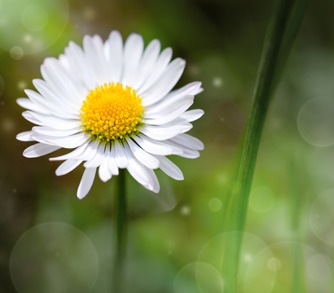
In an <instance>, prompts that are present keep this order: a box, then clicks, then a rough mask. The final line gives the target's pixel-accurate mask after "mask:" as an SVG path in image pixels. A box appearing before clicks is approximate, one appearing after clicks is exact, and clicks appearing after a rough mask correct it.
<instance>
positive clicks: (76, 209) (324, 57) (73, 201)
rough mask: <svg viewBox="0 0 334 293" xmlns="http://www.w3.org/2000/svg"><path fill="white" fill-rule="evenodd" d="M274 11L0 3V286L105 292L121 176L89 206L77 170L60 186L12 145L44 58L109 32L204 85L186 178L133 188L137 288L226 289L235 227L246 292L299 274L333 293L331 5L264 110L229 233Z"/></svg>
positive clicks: (132, 272) (184, 4)
mask: <svg viewBox="0 0 334 293" xmlns="http://www.w3.org/2000/svg"><path fill="white" fill-rule="evenodd" d="M311 2H312V1H311ZM272 7H273V3H272V1H259V0H257V1H241V0H237V1H231V0H196V1H194V0H182V1H177V0H171V1H160V0H158V1H155V0H145V1H135V0H127V1H121V0H113V1H106V0H97V1H88V0H84V1H78V0H62V1H51V0H48V1H41V0H29V1H28V0H16V1H12V0H0V130H1V132H0V133H1V137H2V139H1V144H0V163H1V164H0V201H1V204H0V292H15V289H14V287H15V288H17V290H19V292H57V293H58V292H85V291H84V290H87V291H86V292H99V293H100V292H102V293H103V292H110V288H111V285H110V282H111V275H112V274H111V270H112V267H111V263H112V262H111V258H112V255H113V239H112V229H113V190H114V186H113V183H114V179H112V180H111V181H110V182H108V183H106V184H104V183H101V182H99V181H98V180H96V181H95V183H94V186H93V189H92V191H91V192H90V194H89V195H88V196H87V198H85V199H84V200H82V201H79V200H78V199H77V198H76V196H75V194H76V188H77V185H78V183H79V180H80V176H81V173H82V170H80V168H79V169H78V170H77V171H74V172H72V173H70V174H68V175H66V176H64V177H56V176H55V175H54V170H55V169H56V167H57V165H58V164H57V163H55V162H49V161H48V159H47V157H42V158H38V159H26V158H24V157H23V156H22V151H23V150H24V148H25V147H27V146H28V145H29V144H28V143H27V144H25V143H22V142H17V141H16V140H15V135H16V134H17V133H18V132H21V131H24V130H28V129H29V128H30V127H31V125H30V124H29V123H28V122H26V121H25V120H24V119H23V118H22V117H21V112H22V109H20V108H19V106H17V104H16V103H15V100H16V98H17V97H21V96H24V95H25V94H24V92H23V90H24V89H26V88H33V86H32V82H31V81H32V80H33V79H34V78H39V77H40V72H39V67H40V64H41V63H42V62H43V60H44V58H46V57H49V56H53V57H57V56H59V54H61V53H62V52H63V50H64V47H65V46H66V45H67V44H68V42H69V41H70V40H74V41H75V42H77V43H79V44H80V43H81V40H82V36H83V35H84V34H99V35H101V36H103V38H106V37H107V36H108V34H109V32H110V31H111V30H113V29H118V30H120V31H121V33H122V34H123V36H124V37H125V36H127V35H128V34H129V33H130V32H138V33H140V34H141V35H143V37H144V39H145V42H146V44H147V43H148V42H149V41H150V40H152V39H153V38H157V39H159V40H161V42H162V46H163V47H167V46H170V47H172V48H173V52H174V57H182V58H184V59H185V60H186V61H187V67H186V71H185V74H184V75H183V77H182V80H181V81H180V83H179V84H180V85H181V84H185V83H187V82H191V81H194V80H200V81H203V87H204V88H205V91H204V92H203V93H202V94H200V95H199V96H198V97H197V99H196V102H195V108H202V109H204V110H205V112H206V115H205V116H204V117H203V118H202V119H200V120H199V121H197V122H196V123H195V127H194V129H193V130H192V133H193V134H194V135H196V137H199V138H201V139H202V140H203V142H204V143H205V147H206V148H205V150H204V151H203V152H202V154H201V157H200V158H199V159H197V160H184V159H180V158H175V159H173V160H174V161H175V162H176V163H177V164H178V165H179V166H180V168H181V169H182V170H183V173H184V175H185V180H184V181H182V182H176V181H173V180H170V179H168V178H167V177H166V176H165V175H164V174H160V173H159V178H160V179H161V182H162V188H161V192H160V194H158V195H156V194H151V193H150V192H148V191H146V190H144V189H143V188H142V187H141V186H139V185H138V184H137V183H136V182H135V181H134V180H132V179H131V178H128V186H129V188H128V190H129V221H130V222H129V231H128V232H129V239H128V245H129V247H128V263H127V267H128V282H127V286H128V292H134V293H137V292H138V293H141V292H143V293H144V292H145V293H150V292H152V293H155V292H162V293H163V292H166V293H167V292H182V293H187V292H191V293H196V292H221V288H222V287H223V282H224V280H223V279H222V277H221V271H222V267H221V265H222V261H223V255H222V253H221V252H222V251H223V246H224V243H225V240H224V239H226V237H229V233H244V245H243V249H242V255H241V266H240V284H239V285H240V292H247V293H248V292H256V293H261V292H265V293H267V292H288V291H292V288H293V286H294V282H293V280H294V277H295V276H296V274H297V275H298V276H299V278H300V279H302V280H303V288H299V289H298V290H299V291H300V292H329V290H330V288H331V287H332V283H333V278H332V275H333V271H332V268H333V264H334V263H333V259H332V255H333V248H334V229H333V228H332V223H333V217H334V216H333V215H334V212H333V211H334V164H333V163H334V146H333V145H334V118H333V117H334V86H333V85H334V83H333V78H334V26H333V25H332V15H333V13H334V4H333V3H332V2H331V1H323V2H321V3H317V2H315V1H313V2H312V3H311V5H310V7H309V9H308V11H307V13H306V16H305V19H304V22H303V25H302V27H301V30H300V32H299V35H298V36H297V39H296V43H295V46H294V49H293V51H292V54H291V56H290V59H289V62H288V64H287V67H286V70H285V71H284V74H283V78H282V82H281V84H280V86H279V89H278V92H277V94H276V95H275V97H274V100H273V103H272V105H271V107H270V110H269V113H268V119H267V122H266V125H265V129H264V134H263V138H262V142H261V146H260V152H259V156H258V161H257V166H256V171H255V177H254V182H253V187H252V193H251V196H250V202H249V210H248V218H247V225H246V230H245V231H237V232H226V231H223V230H222V228H223V227H224V223H223V222H222V219H223V218H224V217H223V215H224V212H225V211H226V199H227V197H228V196H229V190H230V185H231V182H233V178H234V164H235V157H236V156H237V155H238V153H239V145H240V139H241V136H242V132H243V129H244V126H245V121H246V119H247V116H248V113H249V110H250V104H251V97H252V92H253V89H254V85H255V79H256V72H257V68H258V63H259V59H260V55H261V50H262V44H263V39H264V35H265V31H266V27H267V23H268V21H269V16H270V14H271V9H272ZM52 237H54V239H53V238H52ZM33 247H35V248H36V249H37V252H38V253H36V251H35V250H34V249H32V248H33ZM35 253H36V254H35ZM22 259H24V260H25V262H24V263H22V266H18V265H17V261H20V260H22ZM19 263H20V262H19ZM38 270H41V271H38ZM39 272H40V274H39V278H40V279H39V280H38V282H37V280H36V277H35V276H36V273H39ZM87 276H90V277H91V278H89V277H87ZM92 276H93V277H92ZM80 280H82V282H80ZM56 284H58V285H56ZM59 284H61V285H59ZM83 285H84V289H83ZM21 288H25V290H26V291H24V290H22V289H21ZM20 290H21V291H20ZM52 290H53V291H52Z"/></svg>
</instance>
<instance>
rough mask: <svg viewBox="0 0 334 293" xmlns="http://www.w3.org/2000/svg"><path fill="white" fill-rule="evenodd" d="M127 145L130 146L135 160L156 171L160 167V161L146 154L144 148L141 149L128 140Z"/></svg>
mask: <svg viewBox="0 0 334 293" xmlns="http://www.w3.org/2000/svg"><path fill="white" fill-rule="evenodd" d="M127 143H128V144H129V146H130V149H131V151H132V154H133V155H134V156H135V158H136V159H137V160H138V161H139V162H140V163H142V164H143V165H144V166H146V167H147V168H149V169H156V168H158V167H159V160H158V159H157V158H156V157H154V156H152V155H150V154H149V153H147V152H145V151H144V150H143V149H142V148H140V147H139V146H138V145H137V144H135V143H134V142H133V141H132V140H131V139H127Z"/></svg>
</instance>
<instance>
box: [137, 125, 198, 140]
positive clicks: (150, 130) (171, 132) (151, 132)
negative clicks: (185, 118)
mask: <svg viewBox="0 0 334 293" xmlns="http://www.w3.org/2000/svg"><path fill="white" fill-rule="evenodd" d="M191 128H192V125H191V124H189V123H187V124H179V125H168V126H154V125H144V126H143V127H142V128H141V129H140V132H141V133H144V134H145V135H147V136H148V137H150V138H153V139H156V140H166V139H170V138H172V137H174V136H176V135H178V134H180V133H183V132H186V131H188V130H190V129H191Z"/></svg>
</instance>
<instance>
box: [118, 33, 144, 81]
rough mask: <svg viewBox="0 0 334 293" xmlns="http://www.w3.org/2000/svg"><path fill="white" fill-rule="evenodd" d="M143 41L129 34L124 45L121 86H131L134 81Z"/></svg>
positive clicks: (138, 36) (137, 36) (136, 35)
mask: <svg viewBox="0 0 334 293" xmlns="http://www.w3.org/2000/svg"><path fill="white" fill-rule="evenodd" d="M143 49H144V41H143V38H142V37H141V36H140V35H138V34H131V35H130V36H129V37H128V39H127V40H126V41H125V44H124V72H123V77H122V84H124V85H128V86H133V84H134V82H135V81H136V78H137V75H138V70H139V64H140V60H141V57H142V54H143Z"/></svg>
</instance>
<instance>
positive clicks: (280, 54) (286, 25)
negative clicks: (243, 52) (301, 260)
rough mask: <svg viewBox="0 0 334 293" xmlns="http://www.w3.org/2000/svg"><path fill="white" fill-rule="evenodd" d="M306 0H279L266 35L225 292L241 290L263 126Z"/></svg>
mask: <svg viewBox="0 0 334 293" xmlns="http://www.w3.org/2000/svg"><path fill="white" fill-rule="evenodd" d="M306 2H307V0H280V1H278V2H277V7H276V9H275V11H274V12H275V14H274V15H273V17H272V22H271V23H270V26H269V30H268V33H267V36H266V39H265V44H264V50H263V53H262V58H261V63H260V67H259V76H258V80H257V85H256V88H255V94H254V100H253V105H252V109H251V114H250V117H249V120H248V123H247V126H246V132H245V136H244V141H243V145H242V149H241V156H240V161H239V165H238V169H237V174H236V181H235V184H234V186H233V188H232V194H231V201H230V203H229V211H228V217H227V221H228V227H227V228H228V230H229V231H236V232H240V233H231V237H229V238H228V240H227V242H226V244H225V247H224V263H223V277H224V280H225V288H224V292H228V293H230V292H231V293H232V292H237V275H238V263H239V255H240V250H241V244H242V232H243V230H244V226H245V222H246V216H247V208H248V199H249V193H250V189H251V184H252V179H253V174H254V169H255V163H256V159H257V153H258V149H259V144H260V139H261V135H262V129H263V125H264V122H265V118H266V114H267V111H268V107H269V104H270V101H271V98H272V96H273V93H274V90H275V87H276V85H277V83H278V79H279V77H280V75H281V73H282V71H283V67H284V64H285V63H286V60H287V58H288V55H289V52H290V49H291V47H292V43H293V41H294V38H295V35H296V32H297V30H298V27H299V24H300V23H301V19H302V16H303V14H304V11H305V8H306Z"/></svg>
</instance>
